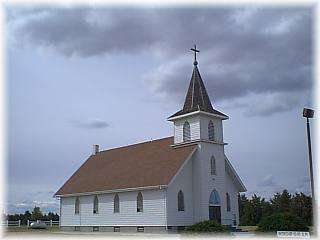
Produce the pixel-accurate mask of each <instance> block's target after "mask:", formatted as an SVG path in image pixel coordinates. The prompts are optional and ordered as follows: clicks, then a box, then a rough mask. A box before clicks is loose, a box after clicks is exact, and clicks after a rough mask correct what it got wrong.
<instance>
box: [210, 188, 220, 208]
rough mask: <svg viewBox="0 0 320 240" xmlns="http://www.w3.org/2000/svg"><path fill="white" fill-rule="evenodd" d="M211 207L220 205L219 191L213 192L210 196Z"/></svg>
mask: <svg viewBox="0 0 320 240" xmlns="http://www.w3.org/2000/svg"><path fill="white" fill-rule="evenodd" d="M209 205H220V197H219V193H218V192H217V190H213V191H212V192H211V194H210V198H209Z"/></svg>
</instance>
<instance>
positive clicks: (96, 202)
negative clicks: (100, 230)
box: [93, 195, 99, 213]
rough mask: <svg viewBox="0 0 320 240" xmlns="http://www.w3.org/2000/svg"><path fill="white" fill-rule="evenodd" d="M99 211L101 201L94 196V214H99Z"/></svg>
mask: <svg viewBox="0 0 320 240" xmlns="http://www.w3.org/2000/svg"><path fill="white" fill-rule="evenodd" d="M98 210H99V200H98V196H97V195H96V196H94V199H93V213H98Z"/></svg>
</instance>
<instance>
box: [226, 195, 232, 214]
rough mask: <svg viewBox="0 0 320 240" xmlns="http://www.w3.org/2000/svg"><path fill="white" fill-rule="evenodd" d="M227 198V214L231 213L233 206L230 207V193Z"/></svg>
mask: <svg viewBox="0 0 320 240" xmlns="http://www.w3.org/2000/svg"><path fill="white" fill-rule="evenodd" d="M226 198H227V212H230V210H231V206H230V195H229V193H226Z"/></svg>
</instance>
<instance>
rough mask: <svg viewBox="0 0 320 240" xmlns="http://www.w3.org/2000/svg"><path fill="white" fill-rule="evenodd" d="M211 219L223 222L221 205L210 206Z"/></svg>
mask: <svg viewBox="0 0 320 240" xmlns="http://www.w3.org/2000/svg"><path fill="white" fill-rule="evenodd" d="M209 219H210V220H214V221H216V222H217V223H220V224H221V207H220V206H209Z"/></svg>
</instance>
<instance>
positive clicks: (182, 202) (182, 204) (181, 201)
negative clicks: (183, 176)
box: [178, 190, 184, 212]
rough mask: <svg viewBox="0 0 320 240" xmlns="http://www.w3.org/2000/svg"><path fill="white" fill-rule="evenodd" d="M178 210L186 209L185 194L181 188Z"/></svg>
mask: <svg viewBox="0 0 320 240" xmlns="http://www.w3.org/2000/svg"><path fill="white" fill-rule="evenodd" d="M178 211H179V212H180V211H184V196H183V192H182V191H181V190H180V191H179V192H178Z"/></svg>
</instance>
